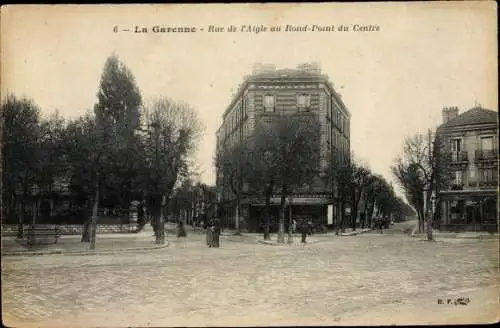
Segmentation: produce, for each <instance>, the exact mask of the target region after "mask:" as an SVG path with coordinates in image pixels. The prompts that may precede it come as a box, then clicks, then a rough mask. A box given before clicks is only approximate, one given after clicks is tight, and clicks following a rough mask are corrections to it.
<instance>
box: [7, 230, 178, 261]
mask: <svg viewBox="0 0 500 328" xmlns="http://www.w3.org/2000/svg"><path fill="white" fill-rule="evenodd" d="M80 240H81V236H80V235H63V236H61V237H60V238H59V240H58V242H57V244H48V245H37V246H34V247H32V248H27V247H26V246H25V244H24V243H25V241H23V240H18V239H17V238H16V237H3V238H2V256H33V255H53V254H64V255H98V254H114V253H122V252H131V251H143V250H152V249H159V248H165V247H167V246H168V241H165V244H163V245H158V244H156V243H155V238H154V237H153V236H152V235H151V233H149V231H144V232H139V233H128V234H117V233H112V234H97V236H96V245H95V249H93V250H91V249H89V247H90V245H89V243H82V242H80Z"/></svg>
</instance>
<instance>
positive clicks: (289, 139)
mask: <svg viewBox="0 0 500 328" xmlns="http://www.w3.org/2000/svg"><path fill="white" fill-rule="evenodd" d="M261 124H262V128H263V130H264V131H265V133H264V134H263V138H265V139H266V141H267V144H268V147H267V149H266V153H265V155H266V157H265V158H266V161H269V162H273V163H274V165H275V166H273V167H274V168H276V170H275V176H274V179H273V181H275V184H276V188H277V190H279V193H280V198H281V199H280V218H279V228H278V242H279V243H284V241H285V237H284V232H285V212H286V207H287V197H288V196H289V195H291V194H292V193H293V191H294V190H295V189H296V188H301V187H304V186H307V185H309V186H310V185H311V184H312V182H313V181H314V179H319V176H320V173H321V172H320V159H321V155H320V131H319V129H318V126H319V121H318V118H317V117H316V116H312V115H299V114H289V115H282V116H281V117H279V118H275V119H273V120H271V121H269V122H264V121H262V122H261ZM273 173H274V172H273Z"/></svg>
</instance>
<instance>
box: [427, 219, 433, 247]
mask: <svg viewBox="0 0 500 328" xmlns="http://www.w3.org/2000/svg"><path fill="white" fill-rule="evenodd" d="M427 240H428V241H433V240H434V238H433V236H432V215H431V213H429V212H428V213H427Z"/></svg>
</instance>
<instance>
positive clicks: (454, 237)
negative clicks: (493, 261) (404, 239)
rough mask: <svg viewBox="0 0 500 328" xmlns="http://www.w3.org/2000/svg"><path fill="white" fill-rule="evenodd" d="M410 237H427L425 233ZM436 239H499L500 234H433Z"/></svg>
mask: <svg viewBox="0 0 500 328" xmlns="http://www.w3.org/2000/svg"><path fill="white" fill-rule="evenodd" d="M410 237H412V238H423V237H426V235H424V234H416V235H411V236H410ZM433 238H434V239H498V234H493V235H491V236H490V235H477V236H467V235H465V236H460V235H451V236H446V235H444V236H443V235H438V234H433Z"/></svg>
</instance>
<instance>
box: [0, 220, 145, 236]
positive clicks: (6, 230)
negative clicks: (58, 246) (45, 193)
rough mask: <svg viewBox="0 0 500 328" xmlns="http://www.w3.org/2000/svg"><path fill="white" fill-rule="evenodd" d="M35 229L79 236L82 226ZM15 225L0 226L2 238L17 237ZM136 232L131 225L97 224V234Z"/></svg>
mask: <svg viewBox="0 0 500 328" xmlns="http://www.w3.org/2000/svg"><path fill="white" fill-rule="evenodd" d="M30 226H31V225H29V224H25V225H24V229H27V228H29V227H30ZM36 226H37V227H47V228H55V227H57V228H59V231H60V233H61V234H63V235H80V234H82V231H83V225H78V224H75V225H64V224H61V225H54V224H37V225H36ZM17 229H18V226H17V224H6V225H3V226H2V236H15V235H17ZM137 230H138V225H137V224H135V223H131V224H98V225H97V233H135V232H137Z"/></svg>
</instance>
